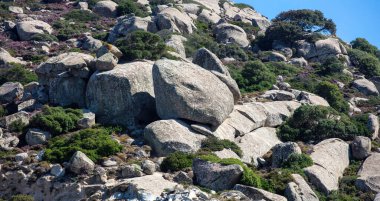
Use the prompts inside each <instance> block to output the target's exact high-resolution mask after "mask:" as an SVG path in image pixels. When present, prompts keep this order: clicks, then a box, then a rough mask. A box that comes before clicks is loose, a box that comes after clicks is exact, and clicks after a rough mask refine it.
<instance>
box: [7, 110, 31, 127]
mask: <svg viewBox="0 0 380 201" xmlns="http://www.w3.org/2000/svg"><path fill="white" fill-rule="evenodd" d="M29 120H30V114H29V113H27V112H24V111H21V112H17V113H14V114H11V115H8V116H5V117H2V118H0V127H3V128H9V126H10V125H11V124H12V123H13V122H17V121H20V122H22V123H23V124H25V125H29Z"/></svg>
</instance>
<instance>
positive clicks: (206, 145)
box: [201, 137, 243, 157]
mask: <svg viewBox="0 0 380 201" xmlns="http://www.w3.org/2000/svg"><path fill="white" fill-rule="evenodd" d="M201 148H202V149H203V150H204V151H210V152H213V151H222V150H223V149H231V150H232V151H233V152H235V153H236V154H237V155H238V156H240V157H241V156H243V152H242V151H241V149H240V147H239V146H237V145H236V144H235V143H234V142H231V141H229V140H220V139H218V138H215V137H212V138H208V139H207V140H204V141H203V142H202V146H201Z"/></svg>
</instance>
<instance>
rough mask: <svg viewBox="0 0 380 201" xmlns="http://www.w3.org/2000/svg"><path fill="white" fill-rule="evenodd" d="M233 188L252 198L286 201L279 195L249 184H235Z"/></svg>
mask: <svg viewBox="0 0 380 201" xmlns="http://www.w3.org/2000/svg"><path fill="white" fill-rule="evenodd" d="M234 190H237V191H240V192H242V193H243V194H244V195H245V196H247V197H249V198H250V199H253V200H266V201H287V199H286V198H285V197H283V196H281V195H277V194H274V193H271V192H268V191H265V190H262V189H259V188H254V187H251V186H244V185H240V184H237V185H236V186H235V187H234Z"/></svg>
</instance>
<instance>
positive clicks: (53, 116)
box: [30, 106, 83, 135]
mask: <svg viewBox="0 0 380 201" xmlns="http://www.w3.org/2000/svg"><path fill="white" fill-rule="evenodd" d="M82 117H83V114H82V111H81V110H79V109H71V108H67V109H64V108H62V107H49V106H44V107H43V108H42V112H41V113H39V114H37V115H36V116H35V117H33V118H32V120H31V123H30V126H31V127H32V128H40V129H41V130H45V131H48V132H50V133H51V134H52V135H59V134H63V133H67V132H69V131H73V130H75V129H77V127H78V125H77V122H78V120H79V119H81V118H82Z"/></svg>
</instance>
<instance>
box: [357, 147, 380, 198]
mask: <svg viewBox="0 0 380 201" xmlns="http://www.w3.org/2000/svg"><path fill="white" fill-rule="evenodd" d="M379 163H380V153H371V156H369V157H368V158H367V159H366V160H365V161H364V163H363V165H362V166H361V167H360V170H359V172H358V175H359V178H358V179H357V180H356V182H355V185H356V186H357V187H358V188H359V189H361V190H363V191H373V192H376V193H380V167H379Z"/></svg>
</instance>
